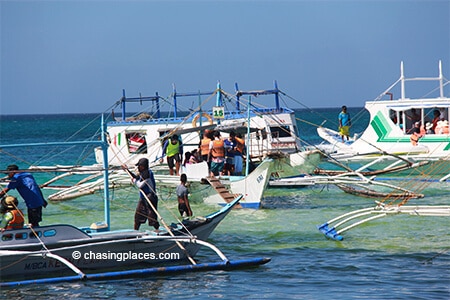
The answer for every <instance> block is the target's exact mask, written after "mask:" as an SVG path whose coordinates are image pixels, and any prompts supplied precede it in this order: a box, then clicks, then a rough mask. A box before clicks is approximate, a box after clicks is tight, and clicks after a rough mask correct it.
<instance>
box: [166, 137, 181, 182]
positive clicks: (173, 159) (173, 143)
mask: <svg viewBox="0 0 450 300" xmlns="http://www.w3.org/2000/svg"><path fill="white" fill-rule="evenodd" d="M163 155H166V156H167V164H168V165H169V174H170V175H178V174H179V172H180V165H181V157H182V155H183V146H182V145H181V141H180V140H179V138H178V135H176V134H174V135H173V136H172V137H171V138H170V140H167V141H166V142H165V143H164V147H163ZM174 167H175V173H174V171H173V168H174Z"/></svg>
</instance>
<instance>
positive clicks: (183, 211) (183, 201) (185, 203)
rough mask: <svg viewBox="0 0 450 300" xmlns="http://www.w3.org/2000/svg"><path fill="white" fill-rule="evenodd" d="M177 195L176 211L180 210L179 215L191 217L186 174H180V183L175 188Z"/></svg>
mask: <svg viewBox="0 0 450 300" xmlns="http://www.w3.org/2000/svg"><path fill="white" fill-rule="evenodd" d="M176 192H177V197H178V211H179V212H180V215H181V217H182V218H183V219H184V218H188V217H192V209H191V206H190V205H189V198H188V195H189V190H188V188H187V176H186V174H184V173H183V174H181V176H180V184H179V185H178V186H177V189H176Z"/></svg>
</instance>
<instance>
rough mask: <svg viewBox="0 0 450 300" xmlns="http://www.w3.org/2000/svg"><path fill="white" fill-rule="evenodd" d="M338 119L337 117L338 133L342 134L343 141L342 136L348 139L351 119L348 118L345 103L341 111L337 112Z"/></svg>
mask: <svg viewBox="0 0 450 300" xmlns="http://www.w3.org/2000/svg"><path fill="white" fill-rule="evenodd" d="M338 119H339V133H340V134H341V136H342V141H344V137H347V141H348V140H349V135H350V126H351V125H352V121H351V119H350V114H349V113H348V112H347V106H345V105H344V106H342V111H341V112H340V113H339V117H338Z"/></svg>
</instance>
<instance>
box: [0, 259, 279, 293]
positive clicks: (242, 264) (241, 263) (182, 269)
mask: <svg viewBox="0 0 450 300" xmlns="http://www.w3.org/2000/svg"><path fill="white" fill-rule="evenodd" d="M270 260H271V259H270V258H268V257H260V258H249V259H242V260H235V261H228V260H224V261H221V262H216V263H203V264H197V265H181V266H170V267H160V268H147V269H135V270H126V271H115V272H105V273H95V274H85V276H82V275H78V276H65V277H55V278H41V279H33V280H23V281H11V282H1V283H0V287H15V286H20V285H27V284H46V283H58V282H70V281H79V280H105V279H111V278H124V277H133V276H142V275H152V274H158V275H164V274H175V273H187V272H197V271H211V270H233V269H238V268H246V267H256V266H259V265H264V264H266V263H268V262H270Z"/></svg>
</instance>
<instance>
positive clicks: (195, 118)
mask: <svg viewBox="0 0 450 300" xmlns="http://www.w3.org/2000/svg"><path fill="white" fill-rule="evenodd" d="M200 117H204V118H206V119H207V120H208V122H209V125H212V124H213V123H214V122H213V119H212V117H211V116H210V115H209V114H207V113H198V114H197V115H196V116H195V117H194V118H193V119H192V127H197V121H198V119H200Z"/></svg>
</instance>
